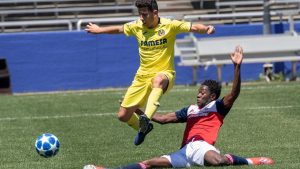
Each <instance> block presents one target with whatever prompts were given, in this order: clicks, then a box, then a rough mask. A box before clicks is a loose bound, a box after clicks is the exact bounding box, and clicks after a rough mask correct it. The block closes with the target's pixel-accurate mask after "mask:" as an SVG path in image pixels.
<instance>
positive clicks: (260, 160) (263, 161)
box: [247, 157, 274, 165]
mask: <svg viewBox="0 0 300 169" xmlns="http://www.w3.org/2000/svg"><path fill="white" fill-rule="evenodd" d="M247 161H248V163H249V165H271V164H274V161H273V160H272V159H271V158H268V157H253V158H247Z"/></svg>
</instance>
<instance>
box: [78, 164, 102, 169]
mask: <svg viewBox="0 0 300 169" xmlns="http://www.w3.org/2000/svg"><path fill="white" fill-rule="evenodd" d="M83 169H106V168H104V167H101V166H95V165H86V166H84V167H83Z"/></svg>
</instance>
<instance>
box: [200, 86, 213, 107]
mask: <svg viewBox="0 0 300 169" xmlns="http://www.w3.org/2000/svg"><path fill="white" fill-rule="evenodd" d="M211 101H212V94H211V93H210V91H209V88H208V86H205V85H201V86H200V88H199V91H198V95H197V105H198V106H199V107H201V108H202V107H204V106H205V105H207V104H208V103H210V102H211Z"/></svg>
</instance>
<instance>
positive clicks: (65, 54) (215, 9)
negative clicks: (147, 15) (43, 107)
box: [0, 0, 300, 93]
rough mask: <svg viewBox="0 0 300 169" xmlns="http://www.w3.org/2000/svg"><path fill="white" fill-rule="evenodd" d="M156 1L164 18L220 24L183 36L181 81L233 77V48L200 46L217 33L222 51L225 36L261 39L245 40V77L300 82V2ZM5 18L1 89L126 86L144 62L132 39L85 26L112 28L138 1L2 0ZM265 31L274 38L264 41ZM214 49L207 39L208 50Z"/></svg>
mask: <svg viewBox="0 0 300 169" xmlns="http://www.w3.org/2000/svg"><path fill="white" fill-rule="evenodd" d="M157 1H158V7H159V15H160V16H161V17H168V18H174V19H179V20H186V21H191V22H199V23H203V24H212V25H214V26H215V28H216V33H215V34H214V35H212V36H206V35H193V34H181V35H178V43H177V45H176V57H175V65H176V71H177V78H176V84H177V85H190V84H197V83H200V82H201V81H202V80H203V79H208V78H209V79H217V80H219V81H221V82H223V83H228V82H230V81H231V80H232V76H233V74H232V69H233V68H232V65H231V64H229V63H228V60H226V59H225V60H224V58H223V55H225V54H226V56H227V55H228V56H229V53H228V54H227V53H226V52H227V51H224V53H220V54H219V55H220V57H221V55H222V60H221V61H219V62H218V58H216V57H215V56H213V55H214V53H210V54H207V55H204V52H202V51H204V49H202V50H201V49H200V48H199V47H197V44H198V43H199V46H200V47H201V45H202V44H201V43H202V40H204V41H203V42H206V41H205V40H207V39H214V40H215V42H216V44H218V45H216V46H215V48H216V49H218V47H220V48H221V46H222V44H227V41H224V39H234V40H236V39H240V40H242V41H243V42H248V40H249V39H251V38H250V36H251V37H255V38H256V39H260V38H262V40H261V41H260V40H258V41H251V40H249V43H248V44H244V45H245V47H246V49H249V50H246V51H245V52H246V57H247V51H248V52H249V55H248V56H249V57H251V58H250V59H252V60H249V61H246V62H245V64H244V65H243V67H242V81H243V82H257V81H264V82H272V81H295V80H296V81H297V80H299V78H298V77H299V72H300V66H299V63H298V61H299V60H300V58H299V57H300V56H299V54H300V40H299V37H298V33H299V32H300V24H299V19H300V13H299V12H300V0H157ZM0 16H1V18H0V19H1V20H0V32H1V33H0V93H25V92H52V91H65V90H86V89H99V88H111V87H113V88H116V87H127V86H129V85H130V83H131V81H132V79H133V77H134V73H135V72H136V70H137V68H138V66H139V56H138V47H137V42H136V39H135V38H134V37H126V36H125V35H91V34H87V33H86V32H85V31H84V27H85V25H86V24H87V23H88V22H93V23H96V24H99V25H102V26H107V25H115V24H124V23H126V22H130V21H132V20H135V19H137V18H138V13H137V9H136V7H135V6H134V1H131V0H0ZM278 35H280V37H279V36H278ZM245 36H247V37H248V36H249V38H246V39H245ZM266 36H268V37H271V38H272V39H266V40H264V38H263V37H266ZM282 36H284V38H283V39H282V38H281V37H282ZM285 38H286V39H285ZM250 41H251V42H250ZM235 42H236V41H233V43H235ZM273 42H274V43H273ZM182 44H183V45H182ZM236 45H238V44H236ZM182 46H183V47H182ZM202 46H203V45H202ZM215 48H210V46H209V45H208V47H207V50H209V51H216V50H215ZM250 49H251V50H250ZM256 49H257V50H258V49H259V51H256ZM275 49H276V50H275ZM228 50H230V51H231V50H232V51H233V48H232V49H231V48H230V49H228ZM251 51H253V53H251ZM184 52H188V53H184ZM202 55H203V57H202ZM215 55H217V53H215ZM277 55H278V56H277ZM191 57H192V61H191V60H188V61H187V62H185V60H184V59H186V58H189V59H191ZM202 58H205V60H203V59H202ZM215 60H217V62H215ZM190 63H191V64H190Z"/></svg>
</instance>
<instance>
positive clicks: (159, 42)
mask: <svg viewBox="0 0 300 169" xmlns="http://www.w3.org/2000/svg"><path fill="white" fill-rule="evenodd" d="M167 42H168V41H167V39H166V38H163V39H159V40H150V41H141V44H140V45H141V46H159V45H164V44H167Z"/></svg>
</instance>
